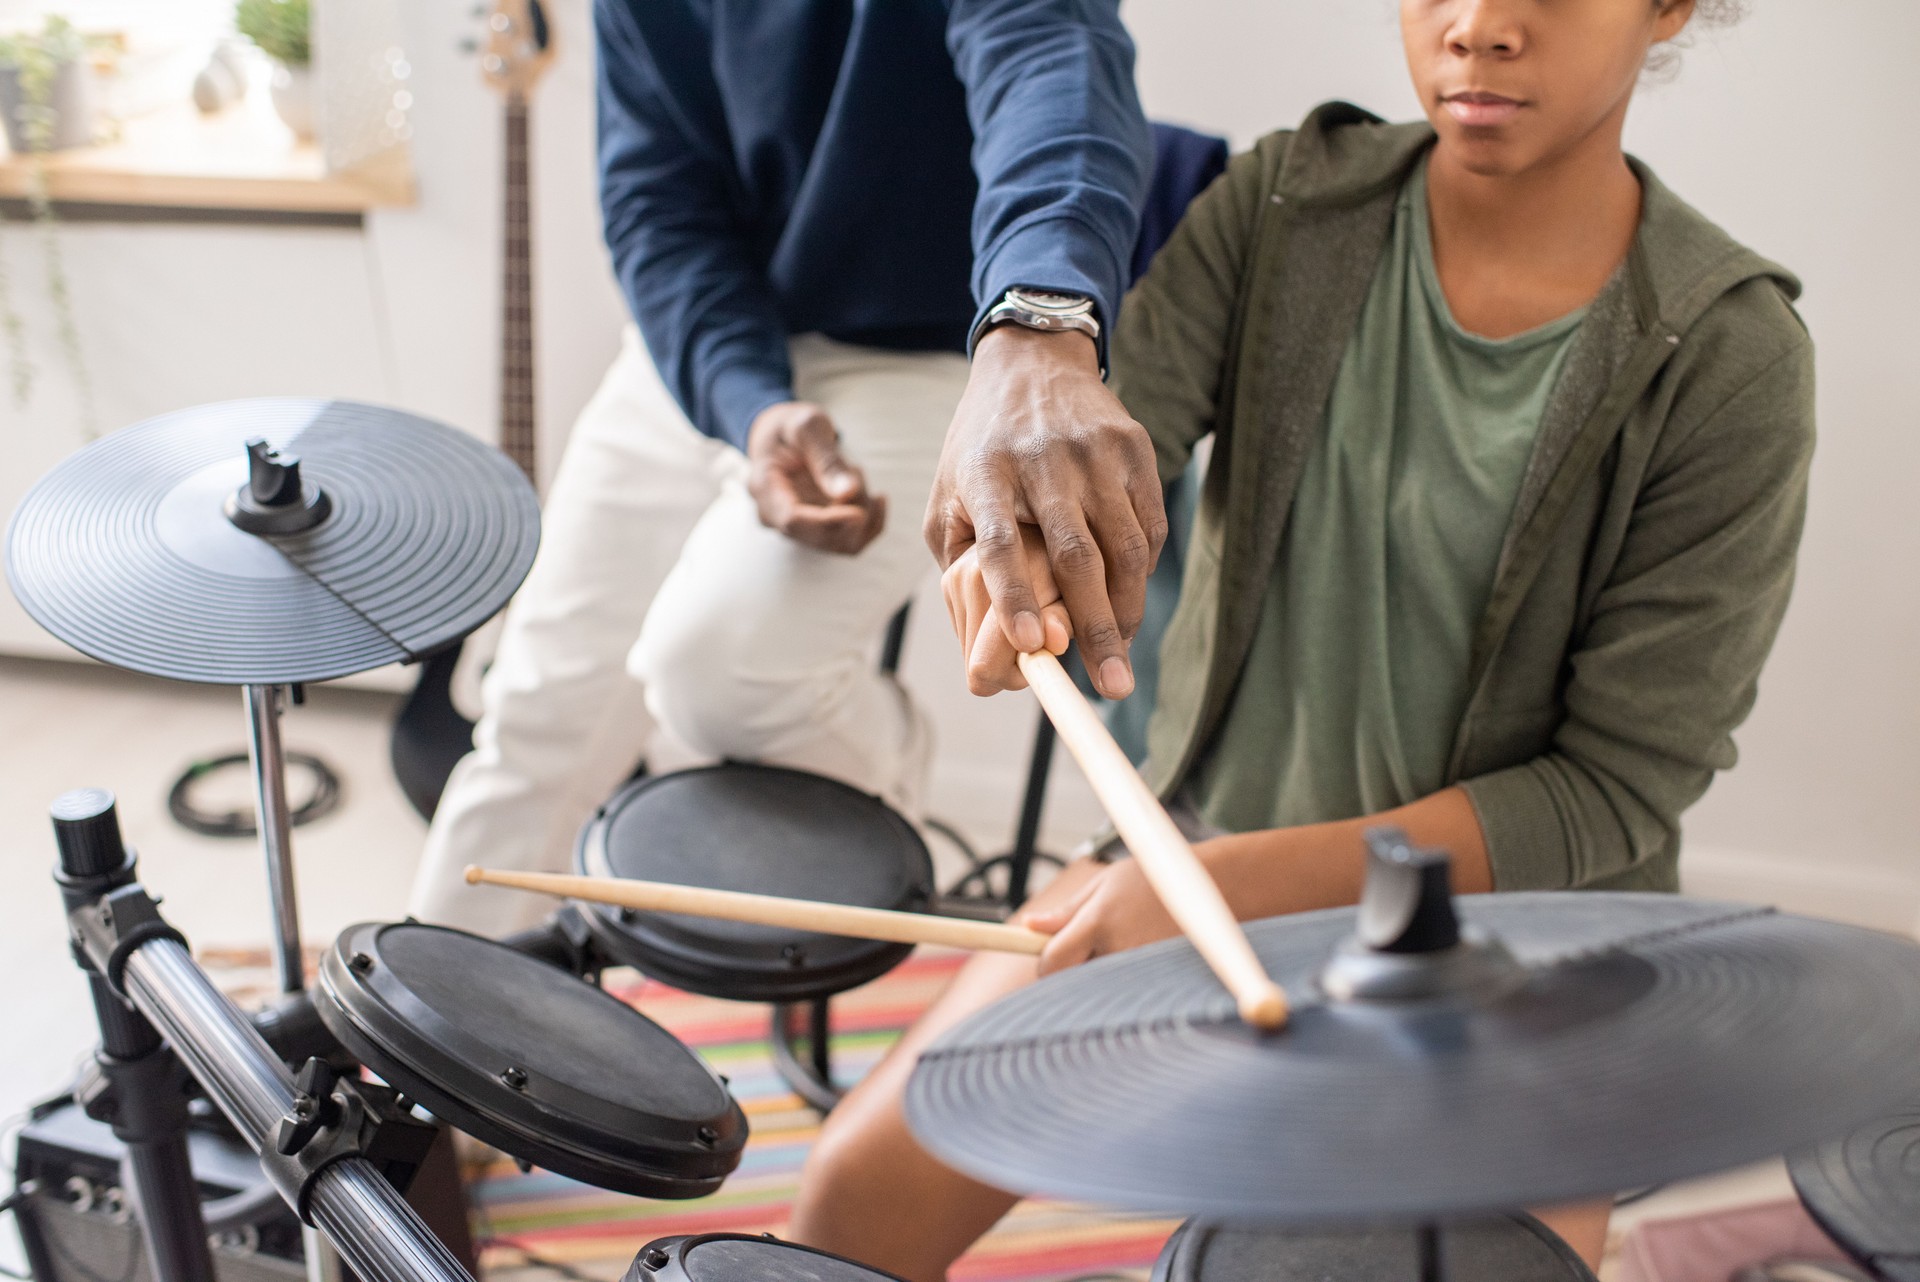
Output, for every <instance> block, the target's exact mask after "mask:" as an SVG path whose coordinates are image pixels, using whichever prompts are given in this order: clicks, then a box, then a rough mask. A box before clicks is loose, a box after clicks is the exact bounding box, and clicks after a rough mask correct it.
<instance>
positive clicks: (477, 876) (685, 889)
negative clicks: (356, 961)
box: [466, 865, 1050, 956]
mask: <svg viewBox="0 0 1920 1282" xmlns="http://www.w3.org/2000/svg"><path fill="white" fill-rule="evenodd" d="M466 877H467V884H468V885H470V886H474V885H488V886H512V887H514V888H515V889H518V890H537V891H539V892H540V893H541V894H544V895H559V896H561V897H562V898H564V899H585V900H589V901H591V902H593V903H596V904H612V905H615V906H616V907H620V908H638V909H641V910H643V911H645V912H659V913H689V914H692V915H693V916H695V917H720V918H724V919H725V920H727V921H745V922H753V923H754V924H756V925H761V926H787V927H791V928H793V929H795V930H812V931H818V932H819V933H821V934H823V935H851V936H853V937H854V938H856V939H885V940H890V941H892V942H893V943H896V944H946V945H948V946H950V947H953V948H973V949H986V950H989V951H992V952H1001V953H1026V954H1028V955H1029V956H1032V955H1035V954H1037V953H1039V951H1040V950H1041V949H1043V948H1045V947H1046V946H1047V940H1048V939H1049V938H1050V936H1047V935H1043V934H1041V933H1040V932H1039V931H1037V930H1027V929H1026V928H1025V927H1022V926H1004V925H1001V924H1000V923H998V922H991V921H970V920H968V919H966V918H963V917H937V916H934V915H933V914H931V913H901V912H892V911H889V910H888V909H885V908H856V907H854V906H852V905H851V904H826V903H821V902H819V901H818V900H812V899H786V898H783V897H782V896H779V895H750V894H746V893H745V892H742V891H738V890H709V889H706V888H705V887H702V886H676V885H673V884H671V883H669V882H664V881H638V880H633V879H630V878H626V877H574V876H567V875H564V874H560V873H544V872H507V871H504V870H500V869H493V868H475V867H472V866H471V865H469V866H468V868H467V872H466Z"/></svg>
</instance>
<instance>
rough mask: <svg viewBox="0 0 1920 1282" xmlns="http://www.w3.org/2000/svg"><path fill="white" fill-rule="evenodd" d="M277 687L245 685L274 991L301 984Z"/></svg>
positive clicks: (290, 814) (289, 990)
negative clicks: (270, 912)
mask: <svg viewBox="0 0 1920 1282" xmlns="http://www.w3.org/2000/svg"><path fill="white" fill-rule="evenodd" d="M284 689H285V687H283V686H246V687H244V688H243V691H242V694H243V697H244V698H245V700H246V704H247V751H248V754H249V755H250V756H251V757H252V758H253V795H254V808H255V813H256V814H257V815H258V818H259V828H260V849H261V851H262V852H263V853H264V854H265V855H266V861H267V895H268V898H269V900H270V901H271V903H272V906H273V964H274V969H275V970H276V971H277V972H278V973H279V976H280V991H281V992H283V993H297V992H299V991H300V990H301V989H302V988H304V987H306V982H307V980H306V959H305V957H304V956H303V955H302V953H301V950H300V906H299V902H298V900H297V899H296V897H295V894H294V885H293V812H292V810H291V809H290V808H289V807H288V805H287V760H286V754H285V752H284V751H282V749H281V747H280V699H281V695H282V693H283V691H284Z"/></svg>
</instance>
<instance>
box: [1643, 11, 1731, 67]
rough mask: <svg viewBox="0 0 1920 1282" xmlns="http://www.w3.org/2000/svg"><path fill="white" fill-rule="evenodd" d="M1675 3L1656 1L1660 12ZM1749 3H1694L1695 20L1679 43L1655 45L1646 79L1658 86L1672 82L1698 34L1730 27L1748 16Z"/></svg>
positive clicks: (1649, 57) (1688, 26)
mask: <svg viewBox="0 0 1920 1282" xmlns="http://www.w3.org/2000/svg"><path fill="white" fill-rule="evenodd" d="M1672 2H1673V0H1654V4H1655V6H1656V7H1658V8H1665V7H1666V6H1667V5H1668V4H1671V3H1672ZM1747 4H1748V0H1694V4H1693V18H1692V20H1691V21H1689V22H1688V23H1687V29H1686V30H1685V31H1683V32H1681V33H1680V36H1679V37H1678V38H1677V39H1674V40H1669V41H1668V42H1667V43H1666V44H1663V45H1655V46H1654V48H1653V50H1652V52H1650V53H1648V54H1647V70H1646V77H1647V79H1648V80H1650V81H1654V82H1658V81H1663V80H1671V79H1672V78H1673V76H1674V74H1675V73H1676V72H1678V71H1679V69H1680V55H1681V54H1682V53H1683V52H1684V51H1685V50H1686V47H1687V46H1688V45H1689V44H1691V43H1692V39H1691V37H1692V36H1693V35H1694V33H1696V32H1699V31H1702V30H1704V29H1706V28H1708V27H1730V26H1732V25H1733V24H1734V23H1736V22H1738V21H1740V19H1742V18H1744V17H1746V16H1747Z"/></svg>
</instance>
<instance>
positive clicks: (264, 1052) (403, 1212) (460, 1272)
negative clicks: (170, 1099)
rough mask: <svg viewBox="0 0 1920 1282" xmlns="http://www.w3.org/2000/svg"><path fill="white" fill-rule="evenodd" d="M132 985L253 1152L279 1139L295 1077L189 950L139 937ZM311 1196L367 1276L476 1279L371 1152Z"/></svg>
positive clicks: (338, 1167) (432, 1281)
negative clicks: (380, 1168)
mask: <svg viewBox="0 0 1920 1282" xmlns="http://www.w3.org/2000/svg"><path fill="white" fill-rule="evenodd" d="M250 689H251V688H250ZM126 988H127V992H128V994H129V995H130V996H131V997H132V999H133V1003H134V1005H135V1006H136V1007H137V1008H138V1009H139V1011H140V1013H141V1014H143V1015H145V1016H146V1017H147V1019H148V1020H150V1021H151V1022H152V1023H153V1025H154V1027H156V1028H158V1029H159V1030H160V1031H161V1032H162V1033H164V1034H165V1035H166V1038H167V1040H168V1041H169V1042H171V1043H172V1045H173V1049H174V1052H175V1054H177V1055H178V1056H179V1057H180V1058H181V1059H182V1060H183V1061H185V1063H186V1064H187V1066H188V1068H190V1069H191V1070H192V1072H193V1075H194V1077H195V1078H197V1079H198V1080H199V1081H200V1084H201V1085H202V1086H203V1087H205V1088H206V1091H207V1095H208V1097H209V1098H211V1099H212V1100H213V1101H214V1103H215V1104H217V1105H219V1107H220V1109H221V1111H222V1112H224V1113H225V1114H226V1115H227V1117H228V1118H229V1119H230V1120H231V1121H232V1122H233V1124H234V1127H235V1129H237V1130H238V1131H239V1132H240V1134H241V1136H242V1138H244V1139H245V1140H246V1141H247V1143H248V1144H249V1145H250V1146H252V1148H253V1149H254V1151H255V1152H258V1151H259V1150H260V1149H261V1148H262V1147H263V1146H265V1145H266V1144H268V1143H271V1142H272V1137H273V1134H274V1130H275V1128H276V1127H278V1125H279V1123H280V1119H281V1118H282V1117H284V1116H285V1115H286V1114H287V1112H288V1110H289V1109H290V1108H292V1106H293V1098H294V1086H293V1076H292V1074H291V1073H290V1072H289V1071H288V1070H287V1066H286V1065H285V1064H283V1063H281V1062H280V1060H279V1059H278V1058H277V1057H276V1056H275V1055H274V1053H273V1049H272V1048H271V1047H270V1046H268V1045H267V1043H266V1041H265V1039H263V1038H262V1037H261V1036H260V1034H259V1033H258V1032H256V1031H255V1030H254V1027H253V1025H252V1024H251V1023H250V1022H249V1021H248V1020H247V1017H246V1016H245V1015H243V1014H242V1013H241V1012H240V1010H239V1009H238V1008H237V1007H235V1006H234V1004H233V1003H232V1002H230V1001H228V1000H227V999H226V997H224V996H223V995H222V994H221V993H220V991H219V990H218V989H216V988H215V987H214V986H213V982H212V981H211V980H209V979H208V978H207V976H206V972H204V971H202V970H201V969H200V968H199V967H198V966H197V965H195V964H194V961H193V958H192V957H191V956H190V955H189V954H188V953H187V950H186V949H185V948H183V947H181V946H180V945H179V944H178V943H176V942H174V941H173V940H170V939H155V940H150V941H149V942H147V943H144V944H142V945H140V947H139V948H137V949H135V950H134V952H133V954H132V955H131V956H130V957H128V959H127V963H126ZM309 1205H310V1206H311V1208H312V1214H313V1219H314V1222H315V1223H316V1224H317V1225H318V1226H319V1228H320V1230H321V1232H322V1233H324V1234H325V1235H326V1237H327V1238H328V1240H329V1241H331V1242H332V1244H333V1246H334V1247H336V1248H337V1249H338V1250H339V1252H340V1255H341V1258H342V1259H344V1260H345V1262H346V1264H347V1267H348V1268H350V1269H352V1270H353V1272H354V1275H355V1276H356V1277H358V1278H360V1279H362V1282H473V1279H472V1277H471V1276H470V1275H469V1274H468V1273H467V1271H466V1270H465V1269H464V1268H462V1267H461V1266H460V1262H459V1261H458V1260H456V1259H455V1258H454V1257H453V1253H452V1252H450V1251H449V1250H447V1248H446V1247H445V1246H444V1245H443V1244H442V1243H441V1242H440V1240H439V1239H438V1238H436V1237H434V1235H433V1233H432V1232H431V1231H430V1230H429V1229H428V1228H427V1226H426V1225H425V1224H424V1223H422V1222H421V1220H420V1217H419V1216H418V1215H416V1214H415V1213H414V1211H413V1208H412V1207H410V1206H408V1205H407V1204H406V1201H405V1200H404V1199H402V1198H401V1196H400V1194H399V1193H397V1192H395V1191H394V1188H393V1186H392V1185H391V1184H389V1183H387V1181H386V1180H385V1179H383V1178H382V1177H381V1175H380V1173H379V1171H378V1170H377V1169H375V1167H374V1166H373V1164H372V1163H371V1162H369V1161H367V1160H366V1159H365V1158H362V1157H350V1158H345V1159H343V1160H341V1161H338V1162H335V1163H334V1164H333V1165H331V1166H329V1167H327V1168H326V1169H324V1170H323V1171H321V1173H320V1174H319V1175H318V1176H317V1177H316V1178H315V1180H314V1183H313V1186H312V1192H311V1195H310V1197H309Z"/></svg>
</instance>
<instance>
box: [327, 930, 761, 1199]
mask: <svg viewBox="0 0 1920 1282" xmlns="http://www.w3.org/2000/svg"><path fill="white" fill-rule="evenodd" d="M314 1004H315V1006H316V1008H317V1009H318V1011H319V1013H320V1017H321V1019H322V1020H323V1021H324V1022H325V1024H326V1025H327V1028H328V1029H329V1030H330V1031H331V1032H332V1033H333V1035H334V1036H335V1037H337V1038H339V1039H340V1042H341V1044H342V1045H343V1046H345V1047H346V1048H347V1050H348V1051H349V1052H350V1053H352V1054H353V1055H354V1056H355V1057H356V1058H357V1059H358V1060H359V1061H360V1062H361V1063H363V1064H365V1065H366V1066H367V1067H368V1068H371V1069H372V1070H373V1071H374V1072H376V1073H378V1074H379V1075H380V1076H381V1077H382V1078H384V1079H386V1081H387V1082H389V1083H390V1084H391V1085H393V1086H394V1087H396V1088H397V1089H399V1090H400V1091H402V1092H403V1093H405V1094H406V1095H408V1096H410V1097H412V1098H413V1099H415V1100H418V1101H419V1102H420V1103H421V1104H423V1105H425V1106H426V1107H427V1109H428V1111H430V1112H432V1113H433V1114H435V1115H436V1116H438V1117H440V1118H442V1119H443V1120H445V1121H448V1122H451V1123H452V1124H453V1125H455V1126H458V1127H459V1128H460V1129H461V1130H464V1131H467V1132H468V1133H469V1134H472V1135H474V1136H477V1137H478V1138H480V1139H483V1140H485V1141H487V1142H488V1143H490V1144H493V1145H494V1146H495V1147H497V1148H500V1149H503V1150H504V1151H506V1152H508V1153H511V1154H513V1155H514V1156H515V1157H520V1158H524V1159H525V1160H527V1161H529V1162H534V1163H537V1164H539V1165H541V1166H544V1167H546V1168H547V1169H549V1170H552V1171H556V1172H558V1173H560V1174H561V1175H566V1176H570V1177H572V1178H574V1179H577V1180H583V1181H585V1182H587V1183H589V1184H595V1185H599V1186H600V1187H602V1188H609V1189H615V1190H617V1191H620V1192H623V1193H633V1194H636V1195H638V1196H642V1197H661V1198H686V1197H702V1196H705V1195H706V1194H708V1193H711V1192H713V1191H714V1190H715V1189H717V1188H718V1187H719V1186H720V1182H721V1181H722V1180H723V1179H724V1178H725V1177H726V1176H727V1175H728V1174H729V1173H730V1172H732V1170H733V1168H734V1167H735V1166H737V1165H738V1164H739V1162H740V1152H741V1149H742V1148H743V1147H744V1146H745V1144H746V1140H747V1122H746V1118H745V1116H744V1115H743V1114H742V1113H741V1111H740V1107H739V1105H738V1104H736V1103H734V1101H733V1099H732V1097H731V1096H730V1095H728V1093H727V1088H726V1085H725V1083H723V1082H722V1081H721V1080H720V1078H719V1077H718V1076H717V1075H715V1073H714V1072H713V1070H712V1069H710V1068H708V1067H707V1065H706V1063H705V1062H704V1061H702V1060H701V1059H700V1057H699V1056H698V1055H696V1054H694V1053H693V1051H691V1050H689V1049H688V1048H687V1047H686V1045H685V1044H683V1043H682V1042H681V1041H679V1039H677V1038H675V1037H674V1036H673V1035H672V1034H671V1033H669V1032H667V1031H666V1030H665V1029H663V1028H661V1027H660V1026H659V1025H658V1024H655V1023H654V1022H653V1021H652V1020H650V1019H647V1018H646V1017H645V1016H643V1015H641V1014H640V1013H639V1012H638V1011H636V1010H634V1009H633V1008H632V1007H630V1006H627V1005H626V1004H624V1003H623V1002H620V1001H618V1000H616V999H615V998H613V997H610V996H608V995H607V994H606V993H604V992H602V991H601V990H600V989H598V988H596V987H595V986H593V985H592V984H589V983H587V982H586V981H584V980H582V979H579V978H577V977H576V976H574V975H572V974H570V973H568V972H567V971H563V970H560V969H559V968H557V967H555V966H550V965H548V964H547V963H546V962H543V961H538V960H536V959H534V958H532V957H530V956H528V955H526V954H524V953H520V952H516V951H515V950H514V949H512V948H509V947H507V946H506V945H505V944H500V943H496V942H494V941H493V940H489V939H482V938H481V937H479V936H478V935H469V934H467V933H465V932H464V931H458V930H450V929H447V928H445V927H440V926H425V925H420V924H418V923H415V922H407V923H401V924H392V925H382V924H378V923H368V924H363V925H359V926H354V927H351V928H349V929H348V930H347V931H346V932H345V933H344V934H342V935H341V936H340V938H339V940H338V941H337V942H336V943H335V944H334V946H333V948H332V950H331V951H329V952H328V954H327V956H326V959H325V960H324V961H323V962H322V964H321V968H320V983H319V986H318V988H317V989H316V991H315V994H314Z"/></svg>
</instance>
